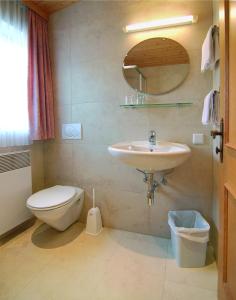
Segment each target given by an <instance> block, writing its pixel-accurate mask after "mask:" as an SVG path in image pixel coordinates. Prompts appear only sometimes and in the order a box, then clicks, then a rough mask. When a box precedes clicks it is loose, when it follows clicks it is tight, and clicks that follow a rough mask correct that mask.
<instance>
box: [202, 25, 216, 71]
mask: <svg viewBox="0 0 236 300" xmlns="http://www.w3.org/2000/svg"><path fill="white" fill-rule="evenodd" d="M219 58H220V57H219V28H218V27H217V26H213V25H212V26H211V27H210V29H209V30H208V32H207V35H206V38H205V40H204V42H203V45H202V62H201V71H202V72H205V71H206V70H208V69H211V70H212V69H213V68H214V66H215V64H216V62H217V61H218V60H219Z"/></svg>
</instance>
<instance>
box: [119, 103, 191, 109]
mask: <svg viewBox="0 0 236 300" xmlns="http://www.w3.org/2000/svg"><path fill="white" fill-rule="evenodd" d="M192 104H193V103H192V102H175V103H144V104H120V107H124V108H158V107H160V108H165V107H185V106H190V105H192Z"/></svg>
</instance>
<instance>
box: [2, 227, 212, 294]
mask: <svg viewBox="0 0 236 300" xmlns="http://www.w3.org/2000/svg"><path fill="white" fill-rule="evenodd" d="M169 245H170V242H169V240H166V239H162V238H157V237H154V236H147V235H143V234H138V233H132V232H126V231H122V230H113V229H110V228H104V229H103V231H102V233H101V234H100V235H98V236H91V235H88V234H86V232H85V230H84V225H83V224H80V223H76V224H74V225H73V226H71V227H70V228H69V229H68V230H66V231H65V232H63V233H59V232H57V231H55V230H54V229H52V228H50V227H49V226H47V225H45V224H42V223H41V222H37V223H36V224H35V225H34V226H33V227H31V228H30V229H28V230H27V231H25V232H24V233H22V234H20V235H18V236H17V237H15V238H13V239H12V240H10V241H8V242H7V243H6V244H5V245H4V246H2V247H0V266H1V272H0V300H13V299H14V300H60V299H63V300H87V299H88V300H91V299H93V300H146V299H148V300H152V299H155V300H169V299H171V300H180V299H181V300H185V299H191V300H195V299H199V298H201V300H204V299H206V300H213V299H214V300H215V299H216V298H215V295H216V292H215V289H216V288H215V284H216V276H217V275H216V274H217V272H216V267H215V264H212V265H209V266H207V267H205V268H201V269H180V268H178V267H177V266H176V265H175V261H174V260H173V258H172V257H171V254H170V246H169ZM196 295H198V296H196ZM163 297H164V298H163ZM194 297H195V298H194Z"/></svg>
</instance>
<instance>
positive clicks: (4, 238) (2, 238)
mask: <svg viewBox="0 0 236 300" xmlns="http://www.w3.org/2000/svg"><path fill="white" fill-rule="evenodd" d="M35 221H36V218H35V217H32V218H30V219H28V220H26V221H25V222H23V223H21V224H19V225H17V226H16V227H14V228H12V229H11V230H9V231H7V232H5V233H4V234H2V235H0V246H2V245H4V244H6V243H7V242H8V241H9V240H11V239H12V238H14V237H15V236H17V235H18V234H20V233H22V232H23V231H25V230H26V229H28V228H29V227H31V226H32V225H34V223H35Z"/></svg>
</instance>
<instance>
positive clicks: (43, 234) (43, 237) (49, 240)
mask: <svg viewBox="0 0 236 300" xmlns="http://www.w3.org/2000/svg"><path fill="white" fill-rule="evenodd" d="M83 229H84V226H83V225H82V224H81V223H75V224H73V225H72V226H70V227H69V228H67V230H65V231H63V232H60V231H57V230H55V229H53V228H51V227H50V226H48V225H47V224H41V225H40V226H38V227H37V228H36V229H35V231H34V232H33V234H32V237H31V240H32V243H33V244H34V245H35V246H37V247H39V248H44V249H53V248H59V247H62V246H64V245H66V244H69V243H71V242H72V241H73V240H75V239H76V238H77V237H78V236H79V235H80V234H81V233H82V231H83Z"/></svg>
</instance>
